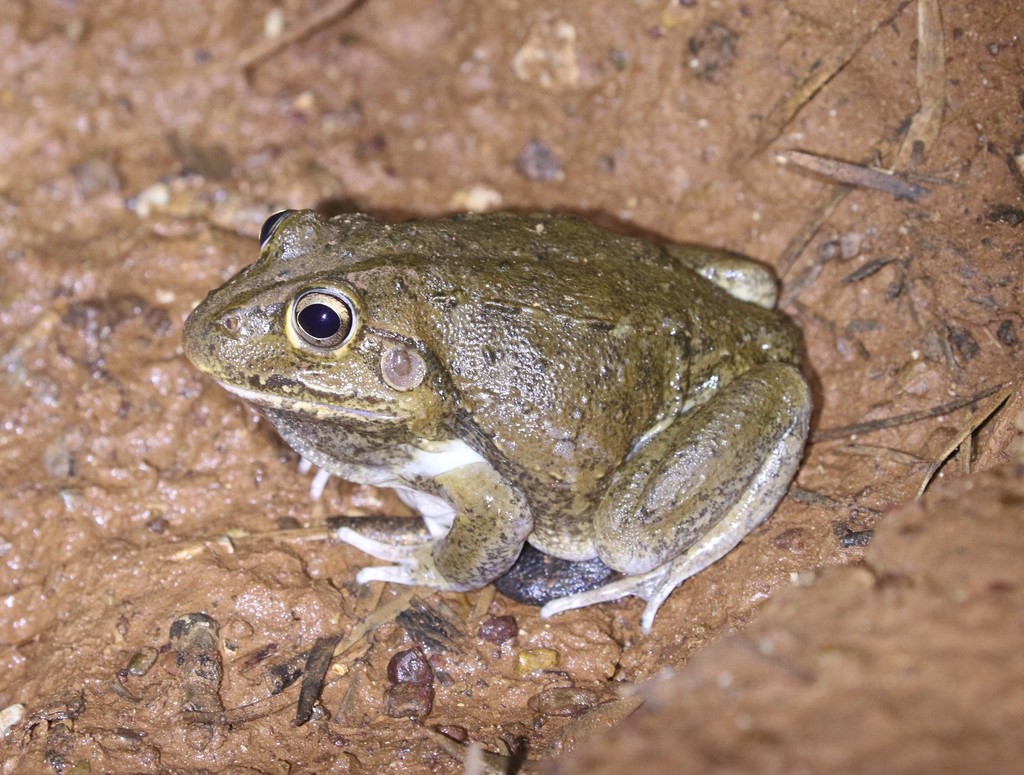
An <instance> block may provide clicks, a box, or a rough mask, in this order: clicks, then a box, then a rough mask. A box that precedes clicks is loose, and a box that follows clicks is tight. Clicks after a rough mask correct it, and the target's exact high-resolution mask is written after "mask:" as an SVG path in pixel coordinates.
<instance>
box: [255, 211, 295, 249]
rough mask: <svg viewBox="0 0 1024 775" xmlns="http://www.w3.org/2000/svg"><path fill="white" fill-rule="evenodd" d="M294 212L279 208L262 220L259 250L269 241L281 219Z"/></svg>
mask: <svg viewBox="0 0 1024 775" xmlns="http://www.w3.org/2000/svg"><path fill="white" fill-rule="evenodd" d="M294 212H295V211H294V210H280V211H278V212H276V213H274V214H273V215H271V216H270V217H269V218H267V220H265V221H264V222H263V228H261V229H260V250H262V249H263V248H265V247H266V246H267V243H268V242H270V238H271V237H273V236H274V232H275V231H277V227H278V226H280V225H281V221H283V220H284V219H285V218H287V217H288V216H289V215H291V214H292V213H294Z"/></svg>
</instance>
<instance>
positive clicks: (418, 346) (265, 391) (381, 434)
mask: <svg viewBox="0 0 1024 775" xmlns="http://www.w3.org/2000/svg"><path fill="white" fill-rule="evenodd" d="M261 239H262V251H261V253H260V257H259V259H258V260H257V261H256V263H254V264H252V265H251V266H249V267H247V268H246V269H243V270H242V271H241V272H239V273H238V275H236V276H235V277H234V278H232V279H231V280H230V281H228V282H227V283H226V284H225V285H223V286H222V287H221V288H218V289H217V290H215V291H213V292H212V293H211V294H210V295H209V296H208V297H207V298H206V300H205V301H203V302H202V304H200V305H199V306H198V307H197V308H196V309H195V311H194V312H193V313H192V314H191V315H190V316H189V319H188V321H187V323H186V326H185V337H184V345H185V352H186V354H187V355H188V357H189V359H191V361H192V362H193V363H194V364H195V365H196V366H197V367H198V368H199V369H200V370H202V371H203V372H205V373H207V374H209V375H210V376H211V377H213V378H214V379H215V380H217V381H218V382H219V383H220V384H222V385H223V386H224V387H226V388H227V389H228V390H230V391H232V392H233V393H235V394H237V395H239V396H241V397H242V398H243V399H245V400H246V401H248V402H249V403H251V404H253V405H254V406H256V407H257V408H259V409H260V411H262V413H263V414H264V415H265V416H266V417H267V418H268V419H269V420H270V422H272V423H273V424H274V426H275V427H276V428H277V430H278V431H279V432H280V434H281V436H282V437H284V439H285V440H286V441H287V442H288V444H290V445H291V446H292V447H293V448H294V449H295V450H297V451H298V452H299V453H301V454H302V455H303V456H304V457H305V458H307V459H308V460H310V461H312V462H313V463H315V464H316V465H318V466H320V467H321V468H323V469H325V470H327V471H329V472H330V473H332V474H335V475H337V476H339V477H343V478H345V479H347V480H350V481H353V482H358V483H363V484H371V485H379V486H384V487H393V488H395V489H396V490H397V491H398V493H399V494H400V495H401V496H402V498H403V499H404V500H405V501H406V502H407V503H409V504H410V505H412V506H413V507H414V508H416V509H417V510H418V511H419V512H420V513H421V514H422V516H423V518H424V520H425V521H426V525H427V527H428V528H429V530H430V538H429V540H426V541H421V542H419V543H413V544H410V543H409V542H408V541H404V542H403V541H396V542H391V541H381V540H376V539H371V538H369V537H367V536H364V535H362V534H360V533H359V532H356V531H354V530H352V529H350V528H343V529H341V530H340V531H339V535H338V537H339V538H340V539H342V540H344V541H347V542H349V543H351V544H353V545H355V546H357V547H359V548H360V549H362V550H363V551H365V552H367V553H368V554H371V555H373V556H374V557H376V558H379V559H383V560H385V561H387V562H389V563H393V564H391V565H386V566H382V567H371V568H365V569H363V570H362V571H360V572H359V574H358V576H357V579H358V580H359V581H364V582H365V581H371V580H377V581H391V582H397V583H401V584H420V585H425V586H431V587H438V588H441V589H449V590H469V589H475V588H478V587H481V586H483V585H486V584H488V583H489V582H491V581H493V580H494V579H495V578H497V577H499V576H501V575H502V574H503V573H505V572H506V571H507V570H508V568H509V567H510V566H511V565H512V564H513V563H514V562H515V560H516V558H517V556H518V555H519V552H520V550H521V548H522V547H523V543H524V542H525V541H529V542H530V543H531V544H533V545H534V546H535V547H536V548H538V549H540V550H541V551H542V552H544V553H546V554H549V555H553V556H555V557H559V558H563V559H566V560H573V561H577V560H580V561H581V560H586V559H589V558H594V557H599V558H600V559H601V560H603V561H604V563H606V564H607V565H608V566H610V567H611V568H613V569H615V570H616V571H619V572H620V573H621V574H623V577H622V578H620V579H619V580H617V581H613V582H612V583H609V584H607V585H605V586H602V587H599V588H597V589H593V590H589V591H585V592H582V593H580V594H575V595H570V596H568V597H563V598H560V599H557V600H554V601H552V602H550V603H548V604H547V605H546V606H545V607H544V608H543V609H542V615H544V616H550V615H552V614H554V613H557V612H560V611H565V610H568V609H571V608H577V607H580V606H585V605H589V604H592V603H597V602H602V601H606V600H612V599H616V598H619V597H622V596H624V595H637V596H640V597H642V598H644V599H645V600H647V601H648V603H647V608H646V610H645V612H644V615H643V626H644V629H645V630H649V629H650V627H651V624H652V622H653V620H654V615H655V613H656V612H657V610H658V607H659V606H660V605H661V603H662V602H663V601H664V600H665V598H666V597H667V596H668V595H669V593H670V592H671V591H672V590H673V589H674V588H675V587H676V586H678V585H679V584H680V583H682V582H683V580H685V579H686V578H688V577H689V576H692V575H693V574H695V573H697V572H698V571H700V570H702V569H704V568H706V567H707V566H708V565H710V564H711V563H713V562H715V561H716V560H718V559H719V558H721V557H722V556H724V555H725V554H726V553H728V552H729V551H730V550H731V549H732V548H733V547H735V546H736V544H738V543H739V542H740V540H741V539H742V538H743V537H744V536H745V535H746V534H747V533H749V532H750V531H751V530H752V529H753V528H754V527H756V526H757V525H758V524H760V523H761V522H762V521H763V520H764V519H765V518H766V517H767V516H768V515H769V514H770V513H771V512H772V510H773V509H774V508H775V505H776V504H777V503H778V501H779V499H780V498H781V497H782V496H783V494H784V492H785V490H786V489H787V487H788V485H789V482H790V480H791V479H792V477H793V475H794V473H795V471H796V469H797V466H798V464H799V461H800V456H801V452H802V449H803V445H804V441H805V439H806V437H807V430H808V420H809V417H810V413H811V398H810V393H809V390H808V387H807V383H806V381H805V380H804V378H803V376H802V375H801V373H800V371H799V369H798V367H797V363H798V350H799V339H798V334H797V331H796V329H795V328H794V327H793V326H792V325H791V324H790V323H789V322H788V321H786V320H785V319H784V318H783V317H781V316H780V315H779V314H777V313H776V312H774V311H772V309H771V308H772V307H773V306H774V303H775V282H774V280H773V278H772V276H771V275H770V274H769V273H768V271H767V270H765V269H763V268H761V267H760V266H758V265H757V264H755V263H753V262H752V261H749V260H747V259H744V258H742V257H739V256H736V255H734V254H731V253H726V252H722V251H715V250H708V249H704V248H696V247H692V246H681V245H670V246H664V247H659V246H655V245H652V244H649V243H648V242H645V241H643V240H639V239H635V238H631V237H626V236H622V235H620V234H616V233H613V232H610V231H607V230H605V229H602V228H599V227H597V226H594V225H592V224H590V223H588V222H587V221H585V220H582V219H580V218H577V217H571V216H561V215H530V216H521V215H510V214H487V215H465V216H456V217H452V218H445V219H440V220H419V221H409V222H405V223H382V222H379V221H376V220H374V219H372V218H370V217H368V216H365V215H345V216H338V217H334V218H331V219H325V218H322V217H320V216H319V215H317V214H316V213H314V212H312V211H309V210H302V211H288V210H286V211H283V212H280V213H277V214H275V215H273V216H271V217H270V218H269V219H268V220H267V222H266V223H265V224H264V227H263V233H262V237H261Z"/></svg>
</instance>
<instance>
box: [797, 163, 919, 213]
mask: <svg viewBox="0 0 1024 775" xmlns="http://www.w3.org/2000/svg"><path fill="white" fill-rule="evenodd" d="M778 156H779V158H780V159H781V160H782V161H784V162H785V163H791V164H796V165H798V166H800V167H803V168H804V169H806V170H810V171H811V172H814V173H816V174H818V175H823V176H825V177H826V178H828V179H829V180H833V181H835V182H837V183H845V184H846V185H848V186H855V187H857V188H870V189H874V190H875V191H883V192H885V193H887V194H892V195H893V196H894V197H896V198H897V199H905V200H910V201H914V200H915V199H918V198H919V197H921V196H924V195H925V194H927V193H928V189H926V188H925V187H924V186H920V185H918V184H916V183H911V182H910V181H909V180H907V178H906V176H904V175H897V174H895V173H892V172H888V171H886V170H880V169H875V168H874V167H866V166H864V165H863V164H852V163H850V162H848V161H840V160H839V159H830V158H828V157H827V156H818V155H817V154H813V153H807V152H805V151H782V152H780V153H779V154H778Z"/></svg>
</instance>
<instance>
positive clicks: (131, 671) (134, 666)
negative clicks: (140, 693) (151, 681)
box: [128, 647, 160, 676]
mask: <svg viewBox="0 0 1024 775" xmlns="http://www.w3.org/2000/svg"><path fill="white" fill-rule="evenodd" d="M158 656H160V652H159V651H157V650H156V649H155V648H151V647H146V648H143V649H140V650H139V651H136V652H135V653H134V654H132V658H131V659H129V660H128V675H134V676H142V675H145V674H146V673H148V672H149V669H150V668H151V667H153V665H154V664H156V658H157V657H158Z"/></svg>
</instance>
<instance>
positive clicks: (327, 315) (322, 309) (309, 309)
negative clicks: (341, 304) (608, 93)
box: [298, 303, 341, 339]
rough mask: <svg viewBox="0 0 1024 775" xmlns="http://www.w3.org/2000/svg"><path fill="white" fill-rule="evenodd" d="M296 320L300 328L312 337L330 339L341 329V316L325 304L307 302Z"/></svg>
mask: <svg viewBox="0 0 1024 775" xmlns="http://www.w3.org/2000/svg"><path fill="white" fill-rule="evenodd" d="M298 320H299V325H300V326H302V330H303V331H305V332H306V333H307V334H308V335H309V336H311V337H313V338H314V339H330V338H331V337H332V336H334V335H335V334H337V333H338V331H339V330H341V318H340V317H339V316H338V313H337V312H335V311H334V310H333V309H331V308H330V307H328V306H327V305H326V304H315V303H314V304H307V305H306V306H305V307H303V308H302V311H301V312H299V314H298Z"/></svg>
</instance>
